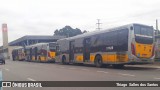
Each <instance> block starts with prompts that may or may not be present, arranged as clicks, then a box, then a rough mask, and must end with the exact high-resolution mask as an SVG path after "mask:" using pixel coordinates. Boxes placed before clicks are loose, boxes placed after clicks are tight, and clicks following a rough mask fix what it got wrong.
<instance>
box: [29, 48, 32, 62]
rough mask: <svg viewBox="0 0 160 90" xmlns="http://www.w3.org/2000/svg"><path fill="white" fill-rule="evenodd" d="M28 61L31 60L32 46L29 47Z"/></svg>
mask: <svg viewBox="0 0 160 90" xmlns="http://www.w3.org/2000/svg"><path fill="white" fill-rule="evenodd" d="M29 52H30V53H29V61H32V48H30V49H29Z"/></svg>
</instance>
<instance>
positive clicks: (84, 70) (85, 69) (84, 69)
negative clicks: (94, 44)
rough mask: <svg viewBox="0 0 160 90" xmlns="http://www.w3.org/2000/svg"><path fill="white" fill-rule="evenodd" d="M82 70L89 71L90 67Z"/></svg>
mask: <svg viewBox="0 0 160 90" xmlns="http://www.w3.org/2000/svg"><path fill="white" fill-rule="evenodd" d="M81 70H84V71H89V69H81Z"/></svg>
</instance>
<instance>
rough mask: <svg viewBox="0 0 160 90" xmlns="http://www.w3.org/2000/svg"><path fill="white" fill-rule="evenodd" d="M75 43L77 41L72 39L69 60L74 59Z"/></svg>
mask: <svg viewBox="0 0 160 90" xmlns="http://www.w3.org/2000/svg"><path fill="white" fill-rule="evenodd" d="M74 43H75V41H70V43H69V61H70V62H72V61H73V60H74Z"/></svg>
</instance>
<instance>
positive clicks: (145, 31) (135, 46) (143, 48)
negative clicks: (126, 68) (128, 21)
mask: <svg viewBox="0 0 160 90" xmlns="http://www.w3.org/2000/svg"><path fill="white" fill-rule="evenodd" d="M133 30H134V31H133V33H134V35H133V36H132V39H131V56H132V58H131V60H132V62H135V63H141V64H145V63H152V62H153V61H154V47H155V45H154V30H153V27H151V26H145V25H139V24H134V25H133Z"/></svg>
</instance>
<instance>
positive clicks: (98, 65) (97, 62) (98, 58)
mask: <svg viewBox="0 0 160 90" xmlns="http://www.w3.org/2000/svg"><path fill="white" fill-rule="evenodd" d="M95 65H96V67H102V66H103V62H102V57H101V56H100V55H97V56H96V59H95Z"/></svg>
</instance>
